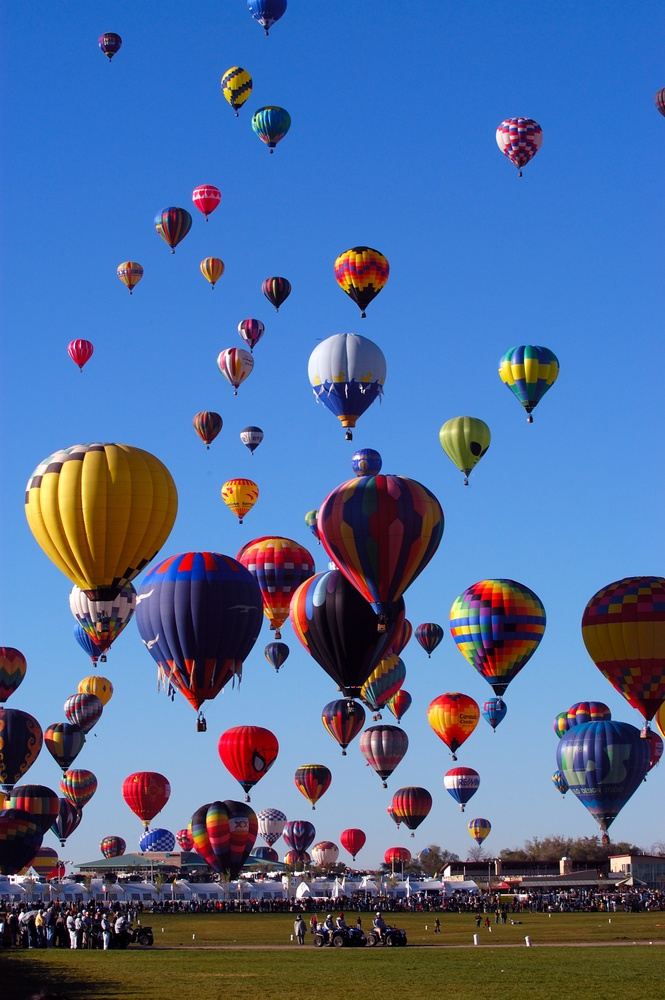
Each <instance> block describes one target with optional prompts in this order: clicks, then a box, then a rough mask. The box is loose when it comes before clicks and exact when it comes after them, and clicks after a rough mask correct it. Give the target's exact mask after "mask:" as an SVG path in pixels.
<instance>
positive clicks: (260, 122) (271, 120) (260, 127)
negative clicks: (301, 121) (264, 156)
mask: <svg viewBox="0 0 665 1000" xmlns="http://www.w3.org/2000/svg"><path fill="white" fill-rule="evenodd" d="M290 128H291V115H290V114H289V112H288V111H287V110H286V108H279V107H277V105H275V104H269V105H267V106H266V107H264V108H259V109H258V111H255V112H254V114H253V115H252V129H253V130H254V132H255V133H256V135H258V137H259V139H260V140H261V142H263V143H265V145H266V146H267V147H268V149H269V150H270V152H271V153H274V152H275V146H276V145H277V143H278V142H281V141H282V139H283V138H284V136H285V135H286V133H287V132H288V131H289V129H290Z"/></svg>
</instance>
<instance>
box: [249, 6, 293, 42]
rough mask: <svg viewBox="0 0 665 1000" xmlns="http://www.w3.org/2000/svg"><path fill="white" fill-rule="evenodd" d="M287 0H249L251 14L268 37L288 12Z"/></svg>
mask: <svg viewBox="0 0 665 1000" xmlns="http://www.w3.org/2000/svg"><path fill="white" fill-rule="evenodd" d="M286 4H287V0H247V6H248V7H249V12H250V14H251V15H252V17H253V18H254V20H255V21H256V22H257V23H258V24H260V25H261V27H262V28H263V30H264V31H265V33H266V35H267V34H268V32H269V31H270V29H271V28H272V26H273V24H274V23H275V22H276V21H279V19H280V17H283V15H284V14H285V12H286Z"/></svg>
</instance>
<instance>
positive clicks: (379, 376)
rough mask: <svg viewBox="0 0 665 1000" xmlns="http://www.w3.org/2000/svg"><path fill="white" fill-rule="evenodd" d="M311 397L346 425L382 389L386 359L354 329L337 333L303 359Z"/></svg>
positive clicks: (348, 437)
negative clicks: (305, 361)
mask: <svg viewBox="0 0 665 1000" xmlns="http://www.w3.org/2000/svg"><path fill="white" fill-rule="evenodd" d="M307 375H308V377H309V381H310V385H311V386H312V391H313V392H314V396H315V398H316V399H317V400H318V401H319V402H321V403H323V405H324V406H325V407H326V408H327V409H328V410H330V412H331V413H332V414H333V415H334V416H336V417H337V419H338V420H339V422H340V423H341V425H342V427H344V428H346V429H347V434H346V437H347V440H349V441H350V440H351V437H352V434H351V428H353V427H355V426H356V421H357V420H358V419H359V417H361V416H362V414H363V413H364V412H365V410H367V409H368V407H369V406H371V404H372V403H373V402H374V400H375V399H377V398H378V397H379V396H380V395H382V393H383V384H384V382H385V380H386V359H385V357H384V355H383V351H382V350H381V348H380V347H378V346H377V345H376V344H375V343H374V342H373V341H371V340H368V339H367V338H366V337H361V336H359V335H358V334H357V333H337V334H334V335H333V336H332V337H328V338H327V339H326V340H323V341H321V343H320V344H317V346H316V347H315V348H314V350H313V351H312V353H311V355H310V357H309V361H308V363H307Z"/></svg>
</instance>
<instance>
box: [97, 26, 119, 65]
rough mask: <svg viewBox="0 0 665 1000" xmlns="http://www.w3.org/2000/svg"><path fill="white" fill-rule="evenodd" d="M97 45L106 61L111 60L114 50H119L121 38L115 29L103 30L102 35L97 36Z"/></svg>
mask: <svg viewBox="0 0 665 1000" xmlns="http://www.w3.org/2000/svg"><path fill="white" fill-rule="evenodd" d="M98 45H99V48H100V49H101V51H102V52H103V53H104V55H105V56H106V58H107V59H108V61H109V62H111V59H113V56H114V55H115V54H116V52H119V51H120V47H121V45H122V38H121V37H120V35H119V34H118V33H117V32H115V31H105V32H104V34H103V35H100V36H99V41H98Z"/></svg>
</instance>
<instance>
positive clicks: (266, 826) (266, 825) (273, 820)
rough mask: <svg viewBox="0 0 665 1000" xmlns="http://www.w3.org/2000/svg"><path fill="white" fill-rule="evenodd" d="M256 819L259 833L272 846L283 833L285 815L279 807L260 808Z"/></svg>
mask: <svg viewBox="0 0 665 1000" xmlns="http://www.w3.org/2000/svg"><path fill="white" fill-rule="evenodd" d="M258 821H259V835H260V836H261V837H263V839H264V840H265V842H266V844H268V845H269V846H270V847H272V845H273V844H274V843H276V842H277V841H278V840H279V838H280V837H281V836H282V834H283V833H284V826H285V824H286V815H285V814H284V813H283V812H282V811H281V809H262V810H261V812H260V813H259V814H258ZM310 843H311V841H310Z"/></svg>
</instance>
